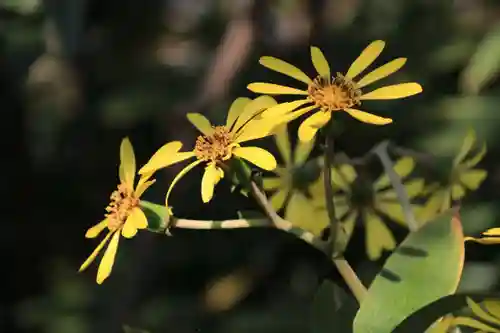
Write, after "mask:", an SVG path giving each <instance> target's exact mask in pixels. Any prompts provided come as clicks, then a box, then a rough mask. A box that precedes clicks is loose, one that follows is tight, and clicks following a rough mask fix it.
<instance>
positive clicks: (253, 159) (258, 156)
mask: <svg viewBox="0 0 500 333" xmlns="http://www.w3.org/2000/svg"><path fill="white" fill-rule="evenodd" d="M233 154H234V155H236V156H238V157H240V158H243V159H245V160H247V161H249V162H250V163H253V164H255V165H256V166H258V167H259V168H261V169H264V170H267V171H271V170H274V169H276V166H277V163H276V159H275V158H274V156H273V154H271V153H270V152H268V151H267V150H265V149H262V148H259V147H237V148H235V149H234V150H233Z"/></svg>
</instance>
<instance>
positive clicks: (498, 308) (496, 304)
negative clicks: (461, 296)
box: [483, 299, 500, 318]
mask: <svg viewBox="0 0 500 333" xmlns="http://www.w3.org/2000/svg"><path fill="white" fill-rule="evenodd" d="M483 304H484V307H485V308H486V310H488V312H489V313H491V314H492V315H493V316H495V317H496V318H500V301H499V300H498V299H496V300H486V301H484V302H483Z"/></svg>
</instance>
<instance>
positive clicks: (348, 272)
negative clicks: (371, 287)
mask: <svg viewBox="0 0 500 333" xmlns="http://www.w3.org/2000/svg"><path fill="white" fill-rule="evenodd" d="M332 261H333V263H334V264H335V266H336V267H337V269H338V270H339V272H340V275H341V276H342V277H343V278H344V281H345V282H346V283H347V286H348V287H349V289H350V290H351V292H352V294H353V295H354V297H355V298H356V300H357V301H358V303H359V304H361V302H362V301H363V300H364V299H365V297H366V294H367V293H368V290H367V289H366V288H365V286H364V285H363V283H361V280H360V279H359V278H358V276H357V275H356V272H354V270H353V269H352V267H351V265H349V263H348V262H347V260H345V258H344V257H332Z"/></svg>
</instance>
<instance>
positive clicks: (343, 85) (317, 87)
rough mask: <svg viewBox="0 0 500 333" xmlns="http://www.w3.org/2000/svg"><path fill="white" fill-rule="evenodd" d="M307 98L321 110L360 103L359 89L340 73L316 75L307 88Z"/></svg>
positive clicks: (345, 107)
mask: <svg viewBox="0 0 500 333" xmlns="http://www.w3.org/2000/svg"><path fill="white" fill-rule="evenodd" d="M307 92H308V93H309V98H310V99H311V100H312V101H313V102H314V103H315V104H316V105H317V106H318V107H320V108H321V110H322V111H339V110H343V109H347V108H351V107H353V106H355V105H360V104H361V101H360V97H361V94H362V92H361V89H359V88H358V87H357V86H356V83H355V82H353V81H352V80H350V79H348V78H346V77H345V76H344V75H342V74H341V73H337V75H336V76H335V77H332V78H331V79H330V78H325V77H322V76H318V77H316V78H315V79H314V80H313V82H312V83H310V84H309V87H308V88H307Z"/></svg>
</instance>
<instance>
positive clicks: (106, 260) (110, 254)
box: [97, 231, 120, 284]
mask: <svg viewBox="0 0 500 333" xmlns="http://www.w3.org/2000/svg"><path fill="white" fill-rule="evenodd" d="M119 241H120V232H118V231H115V233H114V235H113V238H111V241H110V242H109V245H108V248H107V249H106V252H104V255H103V256H102V259H101V263H100V264H99V268H98V269H97V283H98V284H101V283H103V282H104V280H106V279H107V278H108V276H109V275H110V274H111V271H112V270H113V264H114V263H115V256H116V251H117V250H118V242H119Z"/></svg>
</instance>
